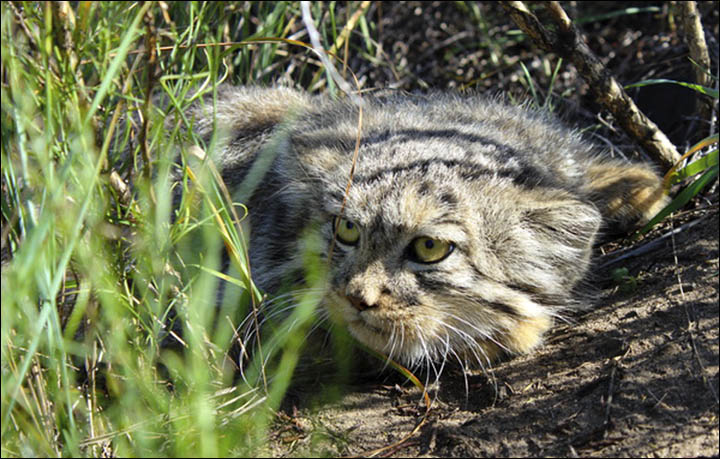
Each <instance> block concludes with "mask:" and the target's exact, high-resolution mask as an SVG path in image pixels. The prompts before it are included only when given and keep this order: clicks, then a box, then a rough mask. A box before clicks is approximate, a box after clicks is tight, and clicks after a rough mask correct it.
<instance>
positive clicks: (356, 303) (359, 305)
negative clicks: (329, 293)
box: [347, 295, 375, 312]
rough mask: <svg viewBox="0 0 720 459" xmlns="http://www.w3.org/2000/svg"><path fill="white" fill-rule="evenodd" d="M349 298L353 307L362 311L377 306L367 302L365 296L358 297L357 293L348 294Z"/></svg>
mask: <svg viewBox="0 0 720 459" xmlns="http://www.w3.org/2000/svg"><path fill="white" fill-rule="evenodd" d="M347 299H348V301H350V304H352V305H353V307H354V308H355V309H357V310H358V311H360V312H362V311H364V310H366V309H370V308H374V307H375V305H374V304H367V302H366V301H365V300H364V299H363V298H360V297H357V296H355V295H347Z"/></svg>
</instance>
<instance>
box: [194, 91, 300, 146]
mask: <svg viewBox="0 0 720 459" xmlns="http://www.w3.org/2000/svg"><path fill="white" fill-rule="evenodd" d="M310 103H311V102H310V96H308V95H307V94H305V93H304V92H300V91H296V90H294V89H291V88H287V87H282V86H277V87H270V88H266V87H255V86H229V85H222V86H220V87H219V88H218V90H217V97H216V98H215V102H213V96H212V93H209V94H208V95H206V96H205V97H204V98H203V99H202V100H198V101H197V102H196V103H194V104H193V106H192V107H191V109H190V110H189V111H188V112H187V115H186V116H187V117H188V119H189V120H191V122H193V129H194V131H195V132H196V133H197V134H198V135H200V136H201V137H203V138H204V139H205V138H206V137H207V138H209V136H210V135H212V133H213V132H220V133H222V134H223V135H229V136H230V139H228V140H229V142H227V143H232V142H233V141H235V140H241V139H242V140H250V141H252V140H254V139H255V138H257V137H258V136H262V135H265V134H267V133H269V132H271V131H272V130H274V129H275V128H276V127H277V126H278V125H280V124H281V123H283V122H284V121H285V120H287V118H288V117H290V116H292V115H293V114H295V113H299V112H301V111H303V110H305V109H307V108H308V107H309V106H310ZM223 143H225V142H223Z"/></svg>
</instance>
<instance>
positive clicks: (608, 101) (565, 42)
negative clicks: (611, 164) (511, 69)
mask: <svg viewBox="0 0 720 459" xmlns="http://www.w3.org/2000/svg"><path fill="white" fill-rule="evenodd" d="M501 4H502V6H503V8H505V10H506V11H508V13H509V14H510V17H511V18H512V20H513V21H514V22H515V23H516V24H517V25H518V27H520V28H521V29H522V30H523V31H524V32H525V33H526V34H528V36H530V37H531V38H532V39H533V41H535V43H536V44H537V45H538V46H539V47H540V48H542V49H543V50H545V51H551V52H554V53H557V54H558V55H560V56H561V57H563V58H565V59H568V60H570V61H571V62H572V63H573V65H575V67H576V68H577V69H578V72H580V74H581V75H582V76H583V78H584V79H585V81H586V82H587V84H588V87H589V88H590V93H591V94H592V95H593V97H594V98H595V99H596V100H597V101H598V102H599V103H601V104H602V105H603V106H604V107H605V108H606V109H607V110H609V111H610V112H611V113H612V114H613V116H615V118H616V119H617V120H618V123H619V124H620V125H621V126H622V127H623V129H624V130H625V132H627V133H628V134H629V135H630V136H632V137H633V138H634V139H635V140H636V141H637V142H638V143H639V144H640V145H641V146H642V147H643V148H644V149H645V151H646V152H647V153H648V154H649V155H650V157H651V158H652V159H653V161H655V162H656V163H658V164H659V165H661V166H662V167H663V169H664V170H667V169H669V168H670V167H672V166H673V165H674V164H675V163H676V162H678V161H679V160H680V154H679V153H678V152H677V150H676V149H675V146H674V145H673V144H672V142H670V140H669V139H668V138H667V136H666V135H665V134H664V133H663V132H662V131H661V130H660V129H659V128H658V127H657V125H655V123H653V122H652V121H651V120H650V119H649V118H648V117H647V116H645V115H644V114H643V113H642V112H641V111H640V110H639V109H638V107H637V106H636V105H635V102H633V100H632V99H631V98H630V96H628V95H627V93H626V92H625V90H624V89H623V88H622V86H621V85H620V84H619V83H618V82H617V80H615V78H614V77H613V76H612V74H611V73H610V71H609V70H608V69H607V68H606V67H605V66H604V65H603V63H602V62H601V61H600V59H599V58H598V57H597V56H595V54H594V53H593V52H592V51H591V50H590V48H589V47H588V45H587V44H586V43H585V41H584V39H583V37H582V35H581V33H580V32H579V31H578V30H577V29H576V28H575V26H574V25H573V23H572V21H571V20H570V18H569V17H568V15H567V14H566V13H565V11H564V10H563V9H562V7H561V6H560V4H559V3H558V2H543V4H544V5H545V8H546V9H547V10H548V11H549V12H550V16H551V18H552V19H553V21H554V22H555V23H556V25H557V27H558V33H557V34H552V33H550V32H549V31H548V30H547V29H545V27H544V26H543V25H542V24H541V23H540V21H539V20H538V18H537V17H536V16H535V15H534V14H533V13H532V12H530V10H529V9H528V8H527V7H526V6H525V4H524V3H523V2H519V1H512V2H509V1H505V2H502V3H501Z"/></svg>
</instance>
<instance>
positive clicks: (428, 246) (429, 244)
mask: <svg viewBox="0 0 720 459" xmlns="http://www.w3.org/2000/svg"><path fill="white" fill-rule="evenodd" d="M434 246H435V243H434V242H433V240H432V239H426V240H425V248H426V249H428V250H430V249H432V248H433V247H434Z"/></svg>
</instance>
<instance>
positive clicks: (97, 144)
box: [1, 2, 353, 456]
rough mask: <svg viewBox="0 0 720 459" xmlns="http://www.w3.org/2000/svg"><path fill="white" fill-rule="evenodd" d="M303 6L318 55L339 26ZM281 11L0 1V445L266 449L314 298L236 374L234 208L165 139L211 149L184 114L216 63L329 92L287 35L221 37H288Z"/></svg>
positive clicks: (184, 452)
mask: <svg viewBox="0 0 720 459" xmlns="http://www.w3.org/2000/svg"><path fill="white" fill-rule="evenodd" d="M313 8H314V9H315V13H316V17H323V15H324V16H325V17H327V16H328V14H331V16H332V18H333V25H334V26H335V27H333V28H329V27H328V26H325V27H321V32H322V34H323V38H324V39H325V40H326V42H325V46H327V48H330V47H331V46H332V44H333V43H335V41H334V40H337V39H338V36H339V35H338V34H339V33H341V32H342V30H343V24H341V23H339V22H338V23H337V24H335V21H336V20H338V21H339V20H340V18H337V17H335V15H334V14H335V13H336V11H335V6H334V5H331V6H330V9H329V11H330V13H328V11H327V10H322V9H323V5H319V4H318V5H314V6H313ZM349 8H350V10H351V11H350V13H352V12H353V11H352V10H353V6H352V5H351V6H350V7H349ZM299 21H301V20H300V10H299V5H298V4H296V3H289V2H264V3H246V4H236V3H229V2H206V3H197V2H187V3H186V2H170V3H165V2H158V3H152V2H147V3H124V2H80V3H78V4H77V5H75V6H74V9H71V8H70V5H69V4H68V3H66V2H54V3H50V2H48V3H40V2H38V3H33V2H28V3H9V2H3V3H2V75H3V85H2V222H3V229H2V243H3V271H2V344H1V347H2V454H3V456H58V455H73V456H78V455H100V454H104V453H108V452H109V453H111V454H114V455H118V456H150V455H151V456H165V455H173V456H199V455H202V456H226V455H248V454H253V455H255V454H257V453H258V451H262V448H264V447H265V442H266V439H267V436H268V429H269V428H270V427H269V426H270V425H271V423H272V422H273V413H274V411H273V409H274V408H277V407H278V405H279V403H280V401H281V399H282V397H283V395H284V392H285V390H286V388H287V386H288V384H289V378H290V376H291V375H292V369H293V368H294V365H295V362H296V361H297V358H298V355H297V354H298V351H299V349H300V348H301V345H300V344H301V342H302V336H303V333H304V332H305V328H306V326H302V324H306V323H307V322H308V320H309V317H310V316H311V315H312V308H313V307H314V302H313V301H312V298H301V299H300V300H299V304H300V307H298V308H296V310H295V312H294V313H293V315H292V316H291V317H290V318H289V319H288V320H292V321H298V320H299V322H300V324H301V326H297V327H295V328H294V329H293V331H292V332H290V333H283V334H277V336H270V337H267V338H264V339H266V340H267V343H268V345H271V344H272V345H274V346H275V347H276V348H277V349H278V353H279V354H278V357H277V358H275V359H274V360H272V362H274V364H273V363H271V364H270V365H269V366H268V367H267V368H266V369H265V371H266V372H267V374H262V375H260V374H257V375H256V377H253V376H248V377H247V381H248V382H244V381H243V380H242V379H239V378H238V377H237V359H236V358H235V357H233V356H232V353H231V352H230V350H231V348H232V347H233V345H234V344H236V342H237V336H236V329H237V327H238V326H239V324H240V323H241V321H242V320H244V319H245V318H246V317H247V316H248V314H249V312H250V311H251V310H252V308H253V307H256V306H257V305H258V304H259V302H260V301H261V300H262V298H261V293H260V292H259V291H258V290H257V288H255V287H254V286H253V284H252V280H251V276H250V273H249V270H248V266H247V259H246V246H245V236H244V235H243V233H242V224H241V223H240V220H242V217H243V215H244V210H243V209H242V208H241V207H240V206H238V205H237V203H235V204H233V203H232V202H231V199H230V197H229V194H228V193H227V192H226V190H224V189H223V185H222V183H221V182H220V181H219V180H218V179H217V173H216V172H214V171H213V170H212V166H211V162H210V161H208V160H207V159H205V160H201V161H193V160H192V159H191V156H192V154H191V153H192V152H189V151H186V150H187V149H186V148H184V147H183V145H197V146H199V148H201V149H202V150H204V153H206V154H207V156H211V155H212V151H213V140H212V139H211V140H210V142H208V143H207V144H205V143H203V139H197V138H193V135H192V129H191V128H192V126H191V120H187V119H185V118H184V117H183V112H184V109H185V108H186V107H187V106H188V105H189V104H190V103H192V102H193V101H194V100H195V99H197V98H198V97H199V96H200V95H202V94H209V95H210V96H209V97H210V99H209V100H213V103H214V102H215V100H214V91H215V89H216V87H217V85H218V84H219V83H221V82H222V81H223V80H225V79H228V78H229V77H228V76H229V75H232V80H233V82H241V83H253V82H257V83H269V82H271V81H275V80H277V79H278V78H279V76H280V78H283V77H284V78H285V79H287V80H293V81H299V82H301V83H303V84H304V85H305V86H309V87H314V88H322V87H324V86H327V81H326V80H325V74H324V72H323V70H322V69H321V68H320V66H318V65H317V62H316V61H315V60H314V58H313V56H312V55H311V54H310V53H307V51H306V50H304V49H303V48H301V47H297V46H292V45H291V44H288V43H289V42H285V43H284V42H278V41H275V42H270V43H253V44H233V43H234V42H239V41H240V40H244V41H249V40H253V39H258V38H264V37H272V38H296V39H297V38H299V39H303V36H302V34H301V33H298V32H297V31H298V29H300V28H299V27H298V23H299ZM329 23H330V22H329V21H325V24H329ZM290 32H294V33H295V36H290V35H289V34H290ZM146 50H153V51H152V52H147V51H146ZM150 94H154V95H155V96H154V97H150ZM158 94H161V96H157V95H158ZM159 100H165V101H167V103H163V104H156V101H159ZM168 120H172V121H168ZM197 151H199V150H195V152H196V153H197ZM178 189H181V190H182V191H181V192H180V191H178ZM218 235H220V237H218ZM223 252H225V253H228V254H229V258H230V263H231V265H232V269H231V270H230V271H224V270H223V268H222V266H223V260H222V253H223ZM221 284H224V288H223V289H222V291H223V295H222V301H221V302H220V303H221V305H220V307H218V306H217V305H218V299H219V296H218V293H217V292H218V288H219V286H220V285H221Z"/></svg>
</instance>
